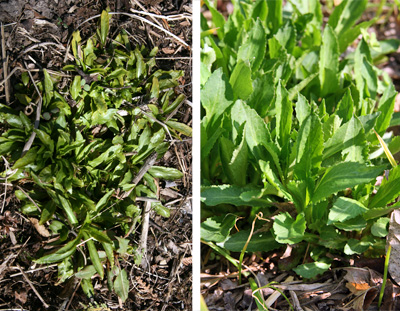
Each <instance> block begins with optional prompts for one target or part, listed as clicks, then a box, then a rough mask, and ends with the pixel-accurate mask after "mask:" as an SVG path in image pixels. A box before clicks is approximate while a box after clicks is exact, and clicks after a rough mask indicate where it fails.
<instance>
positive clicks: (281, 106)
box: [275, 81, 293, 158]
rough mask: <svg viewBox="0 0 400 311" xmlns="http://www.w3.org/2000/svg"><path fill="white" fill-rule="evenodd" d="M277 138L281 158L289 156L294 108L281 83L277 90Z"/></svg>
mask: <svg viewBox="0 0 400 311" xmlns="http://www.w3.org/2000/svg"><path fill="white" fill-rule="evenodd" d="M275 111H276V136H277V140H278V142H279V146H280V147H281V157H282V158H286V157H288V156H289V142H290V141H289V139H290V131H291V128H292V114H293V106H292V103H291V101H290V100H289V94H288V92H287V91H286V89H285V87H284V86H283V85H282V83H281V81H279V82H278V86H277V90H276V101H275Z"/></svg>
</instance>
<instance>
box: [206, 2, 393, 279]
mask: <svg viewBox="0 0 400 311" xmlns="http://www.w3.org/2000/svg"><path fill="white" fill-rule="evenodd" d="M204 2H205V4H206V5H207V7H208V9H209V10H210V12H211V14H212V20H211V21H210V23H209V22H208V21H207V20H206V19H205V18H204V17H203V16H202V19H201V27H202V33H203V37H202V40H201V44H202V47H201V59H202V62H201V84H202V89H201V103H202V108H203V110H202V121H201V148H202V149H201V150H202V154H201V178H202V191H201V197H202V202H203V203H202V217H203V219H204V221H203V222H202V225H201V235H202V239H203V241H205V242H206V243H207V244H208V245H210V244H213V243H216V244H217V245H218V246H219V247H222V248H224V249H225V250H227V251H234V252H240V251H241V250H242V248H243V247H244V245H245V243H246V241H247V238H248V236H249V233H250V229H249V227H250V224H251V222H252V220H253V219H254V217H255V215H256V214H257V213H258V212H259V211H261V212H262V213H263V215H264V216H263V217H264V218H267V220H268V222H265V221H260V220H258V221H257V222H256V230H255V232H254V234H253V236H252V238H251V240H250V243H249V244H248V245H247V251H250V252H256V251H270V250H273V249H278V248H281V247H283V246H284V245H286V244H296V245H297V247H296V248H293V251H292V261H291V264H290V265H287V266H285V267H281V268H282V269H289V270H291V269H294V271H295V272H296V273H297V274H299V275H300V276H303V277H305V278H313V277H315V276H316V275H318V274H320V273H323V272H324V271H326V270H328V269H329V268H330V266H331V264H332V259H331V257H332V256H327V254H328V253H336V254H340V255H343V254H344V255H349V256H350V255H354V254H365V255H367V256H381V255H383V254H384V253H385V239H384V237H385V236H386V235H387V225H388V222H389V219H388V218H387V217H386V216H387V215H388V213H390V211H391V210H393V209H394V208H397V207H398V203H394V204H393V202H395V201H396V199H397V197H398V195H399V194H400V183H399V182H398V178H399V172H400V169H399V166H396V167H393V168H391V167H390V164H389V162H388V160H387V158H386V157H385V153H384V149H383V148H382V146H381V144H380V140H379V139H378V137H377V135H376V134H375V133H374V131H376V133H377V134H379V135H378V136H379V138H380V136H382V137H383V140H384V141H385V142H386V143H387V144H388V146H389V149H390V150H391V152H392V153H396V152H398V151H400V149H399V142H400V140H399V139H398V137H392V135H391V133H386V131H387V129H388V127H389V126H390V125H391V122H392V124H395V123H396V122H397V121H396V120H397V119H396V118H394V119H392V116H393V108H394V103H395V97H396V95H397V92H396V91H395V88H394V86H393V84H392V82H391V80H390V78H389V77H388V76H387V74H386V73H384V72H383V71H382V70H380V69H379V68H377V67H376V66H375V65H374V64H375V63H376V62H379V61H380V60H382V59H383V58H384V57H385V55H386V54H387V53H390V52H393V51H396V50H397V48H398V47H399V41H398V40H392V39H390V40H384V41H377V40H376V38H375V36H374V35H373V34H369V33H368V32H367V31H366V29H367V28H368V27H369V26H371V25H372V24H373V23H374V22H375V21H376V20H377V18H378V16H377V17H375V18H373V19H371V20H368V21H364V22H361V23H358V24H357V21H358V20H359V19H360V17H361V15H362V13H363V12H364V10H365V8H366V6H367V1H366V0H362V1H348V0H344V1H342V2H341V4H340V5H338V6H337V7H335V9H334V10H333V12H332V14H331V16H330V17H329V20H328V22H327V24H326V25H323V20H322V17H323V14H322V10H321V4H320V2H319V1H317V0H313V1H287V2H286V5H285V6H283V2H282V1H262V0H256V1H247V0H236V1H232V2H233V6H234V10H233V13H232V14H230V15H229V17H228V19H227V20H225V18H224V17H223V16H222V14H221V13H219V12H218V11H217V10H216V9H215V7H214V6H212V5H211V4H210V3H209V2H208V1H207V0H205V1H204ZM214 27H215V28H216V30H215V31H216V36H213V35H212V34H211V33H212V32H213V31H212V30H211V29H213V28H214ZM321 29H323V31H321ZM360 35H361V38H360V39H357V38H359V36H360ZM356 39H357V40H356ZM355 40H356V41H355ZM382 175H383V177H382ZM377 180H378V181H379V182H377ZM237 216H244V218H245V219H246V221H245V223H243V222H242V224H241V225H239V224H238V226H239V228H241V229H242V230H240V231H239V232H237V233H231V230H232V228H233V227H234V225H235V222H236V220H237ZM217 245H216V246H217Z"/></svg>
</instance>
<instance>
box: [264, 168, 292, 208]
mask: <svg viewBox="0 0 400 311" xmlns="http://www.w3.org/2000/svg"><path fill="white" fill-rule="evenodd" d="M258 163H259V165H260V169H261V172H262V173H263V181H268V183H269V184H271V185H272V186H273V187H274V188H275V189H276V190H277V191H278V192H280V193H282V196H283V197H285V198H286V199H287V200H288V201H293V198H292V196H291V194H290V193H289V192H288V191H287V189H286V188H285V187H284V186H283V184H282V183H281V181H280V180H279V179H278V177H277V176H276V174H275V172H274V171H273V170H272V168H271V165H270V163H269V162H265V161H263V160H260V161H258Z"/></svg>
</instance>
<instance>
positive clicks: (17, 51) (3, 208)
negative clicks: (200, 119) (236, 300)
mask: <svg viewBox="0 0 400 311" xmlns="http://www.w3.org/2000/svg"><path fill="white" fill-rule="evenodd" d="M107 7H109V9H110V11H111V12H126V13H131V14H133V12H132V11H131V9H134V10H136V11H140V12H148V13H152V14H157V15H163V16H169V15H180V16H181V17H182V18H180V19H176V20H172V21H171V20H168V21H167V20H165V19H157V21H158V22H159V23H160V25H161V26H162V28H164V29H167V30H168V31H170V32H172V33H173V34H174V35H176V36H178V37H179V38H180V39H182V40H183V41H184V42H186V43H187V44H188V46H189V47H187V46H185V45H184V44H182V43H180V42H178V41H177V40H176V39H173V38H172V37H171V36H168V35H167V34H166V33H165V32H163V31H161V30H159V29H157V28H155V27H152V26H148V25H147V24H146V23H143V22H141V21H138V20H136V19H133V18H131V17H128V16H125V15H118V14H117V15H113V16H112V22H111V24H110V26H111V28H110V33H111V34H114V33H117V32H118V31H119V30H120V29H122V28H124V29H125V30H126V31H127V32H128V33H129V34H130V38H131V40H132V42H133V44H137V45H146V46H147V47H149V48H150V49H151V48H153V47H154V46H157V47H158V48H159V52H158V54H157V56H156V61H157V66H158V67H159V68H162V69H166V70H171V69H175V70H184V72H185V75H184V78H183V79H182V80H181V81H180V82H181V87H180V91H179V92H181V93H184V94H185V95H186V96H187V99H188V102H186V103H185V104H184V105H182V106H181V108H180V109H179V110H178V112H177V113H176V115H175V116H174V117H175V118H178V119H179V121H180V122H184V123H185V124H187V125H189V126H191V125H192V109H191V104H190V103H191V101H192V98H191V93H192V85H191V74H192V70H191V68H192V61H191V49H190V46H191V42H192V25H191V17H190V16H191V2H190V1H189V0H175V1H168V0H165V1H163V0H131V1H129V0H117V1H108V0H105V1H98V0H79V1H73V0H51V1H44V0H24V1H22V0H9V1H2V2H0V21H1V22H2V23H3V25H5V26H4V30H5V35H4V43H5V49H6V53H7V63H8V73H10V72H12V71H13V69H14V68H16V67H25V64H26V65H27V66H31V67H34V68H39V69H41V68H47V69H51V70H54V71H58V72H60V70H61V68H62V67H63V66H64V65H65V61H64V57H65V54H66V47H67V46H68V42H69V39H70V36H71V34H72V32H73V31H74V30H76V29H78V28H79V30H80V33H81V37H82V40H85V39H87V38H88V37H89V36H90V35H91V34H93V32H94V31H95V30H96V27H97V19H96V18H95V19H92V20H88V19H90V18H91V17H93V16H95V15H98V14H100V13H101V12H102V10H103V9H106V8H107ZM134 14H136V15H138V16H142V17H146V15H143V14H140V13H138V12H135V13H134ZM146 18H147V19H149V20H150V21H152V22H154V21H153V20H152V19H151V18H150V17H148V16H147V17H146ZM82 23H84V24H82ZM0 46H1V43H0ZM12 73H13V75H12V77H11V78H10V79H9V83H8V88H9V93H10V99H9V104H12V103H13V101H14V98H13V95H12V94H13V91H12V85H13V84H14V83H15V82H16V81H17V80H18V78H19V76H20V72H19V71H18V70H16V71H14V72H12ZM40 75H41V72H40V71H39V72H37V73H36V77H40ZM4 78H5V75H4V69H3V66H1V64H0V81H3V79H4ZM6 101H7V99H6V96H5V86H4V85H2V86H0V103H3V104H5V103H6ZM4 130H5V125H4V124H0V134H1V133H2V132H4ZM191 158H192V154H191V140H190V139H189V140H184V141H182V142H176V143H175V144H174V145H173V146H172V148H171V151H170V152H167V154H166V155H165V156H164V158H163V159H161V160H160V161H161V164H162V165H165V164H166V163H167V165H168V166H173V167H176V168H178V169H180V170H182V171H183V172H184V173H185V174H184V175H185V176H184V178H183V179H182V180H181V181H180V182H176V186H175V187H174V189H177V190H178V191H175V190H171V189H170V188H166V187H165V188H164V189H161V196H162V197H163V198H164V199H165V201H166V202H167V203H166V205H167V206H169V207H170V208H171V217H170V218H168V219H163V218H161V217H159V216H155V215H153V214H152V215H151V216H150V217H151V219H152V222H151V225H150V229H149V235H148V259H149V264H148V267H147V269H142V268H140V267H138V266H137V265H135V263H134V262H133V260H130V259H127V260H126V261H125V262H124V263H123V267H124V268H125V269H126V270H127V271H128V272H129V279H130V288H131V290H130V293H129V298H128V299H127V301H126V302H125V303H121V302H120V301H119V300H118V297H117V296H116V295H115V294H112V293H110V292H109V291H108V289H107V284H106V281H101V280H100V279H96V282H94V286H95V291H96V294H95V297H94V298H92V299H88V298H87V297H86V296H85V294H84V293H83V292H82V290H81V288H80V286H79V282H77V281H76V280H75V279H74V278H71V279H70V281H69V282H67V283H64V284H59V285H56V284H55V283H56V282H57V267H56V266H51V265H50V266H49V267H47V268H45V269H42V270H36V271H34V272H30V270H35V269H38V268H42V267H40V266H39V265H35V264H33V262H32V259H33V258H34V257H35V253H36V252H37V251H38V250H39V249H41V248H42V247H43V246H44V245H45V242H47V239H46V238H43V237H42V236H41V235H40V234H39V233H38V232H37V230H36V229H35V228H34V226H33V225H32V223H31V221H30V220H29V219H27V218H26V217H25V216H24V215H23V214H21V213H20V211H19V207H20V202H19V201H18V200H17V199H16V197H15V196H14V195H13V193H14V190H15V189H14V188H13V186H12V185H10V184H7V188H5V183H4V181H3V180H0V195H1V197H0V309H2V310H5V309H16V308H18V310H32V311H33V310H63V311H65V310H92V311H94V310H97V311H100V310H191V309H192V260H191V249H192V219H191V215H192V207H191V195H192V191H191V185H192V183H191V176H192V173H191V169H192V167H191ZM3 169H4V161H3V159H1V161H0V171H2V170H3ZM168 202H169V203H168ZM132 239H133V242H135V240H138V239H139V237H137V235H135V236H134V237H133V238H132ZM136 242H137V241H136ZM20 270H22V271H24V274H25V276H26V277H24V276H23V275H21V271H20ZM27 278H28V279H29V282H30V283H31V284H29V282H28V281H27ZM33 288H35V290H36V291H37V293H35V292H34V290H33ZM39 295H40V296H41V297H42V300H43V301H41V299H40V298H39ZM44 303H46V304H48V305H49V308H48V309H46V308H45V307H44V305H45V304H44Z"/></svg>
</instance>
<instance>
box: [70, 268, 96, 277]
mask: <svg viewBox="0 0 400 311" xmlns="http://www.w3.org/2000/svg"><path fill="white" fill-rule="evenodd" d="M95 273H96V268H95V267H94V266H93V265H88V266H86V267H85V268H83V269H82V270H79V271H78V272H77V273H75V277H77V278H79V279H88V280H90V279H91V278H92V276H93V275H95Z"/></svg>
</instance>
